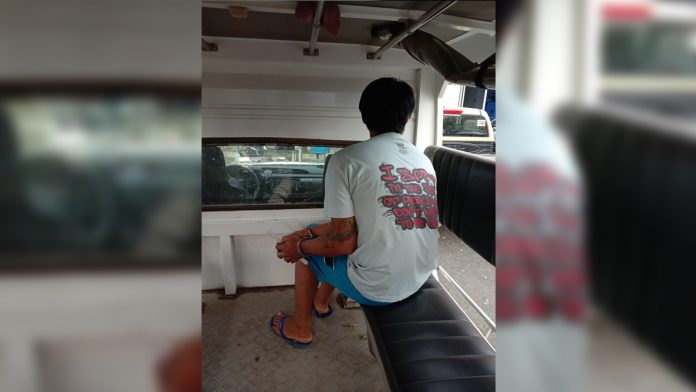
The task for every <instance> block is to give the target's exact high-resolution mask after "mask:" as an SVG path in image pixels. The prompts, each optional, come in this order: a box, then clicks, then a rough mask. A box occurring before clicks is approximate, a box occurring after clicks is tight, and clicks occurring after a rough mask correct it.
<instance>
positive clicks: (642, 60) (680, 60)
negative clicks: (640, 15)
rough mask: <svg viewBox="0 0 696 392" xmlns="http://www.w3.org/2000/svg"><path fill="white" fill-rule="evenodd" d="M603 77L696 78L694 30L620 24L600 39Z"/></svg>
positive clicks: (611, 26)
mask: <svg viewBox="0 0 696 392" xmlns="http://www.w3.org/2000/svg"><path fill="white" fill-rule="evenodd" d="M603 52H604V53H603V54H604V56H602V58H603V61H604V64H603V66H604V72H605V74H648V75H670V76H674V75H683V76H689V75H694V74H696V28H694V26H693V25H683V24H619V25H610V26H607V27H606V28H605V30H604V37H603Z"/></svg>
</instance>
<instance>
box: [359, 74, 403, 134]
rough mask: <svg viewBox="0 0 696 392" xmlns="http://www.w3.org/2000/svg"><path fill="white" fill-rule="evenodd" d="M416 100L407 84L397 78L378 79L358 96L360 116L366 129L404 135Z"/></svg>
mask: <svg viewBox="0 0 696 392" xmlns="http://www.w3.org/2000/svg"><path fill="white" fill-rule="evenodd" d="M415 106H416V99H415V97H414V96H413V89H411V86H409V85H408V83H406V82H404V81H403V80H399V79H397V78H391V77H389V78H380V79H377V80H375V81H372V82H371V83H370V84H368V85H367V87H365V90H363V93H362V95H361V96H360V105H359V108H360V114H361V115H362V121H363V123H365V125H366V126H367V129H369V130H370V131H374V132H379V133H380V134H382V133H387V132H396V133H404V127H405V126H406V122H407V121H408V119H409V117H410V116H411V113H413V108H414V107H415Z"/></svg>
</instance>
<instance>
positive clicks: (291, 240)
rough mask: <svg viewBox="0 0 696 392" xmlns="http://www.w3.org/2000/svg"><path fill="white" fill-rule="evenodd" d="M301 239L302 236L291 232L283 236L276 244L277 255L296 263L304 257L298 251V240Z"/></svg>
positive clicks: (288, 261)
mask: <svg viewBox="0 0 696 392" xmlns="http://www.w3.org/2000/svg"><path fill="white" fill-rule="evenodd" d="M299 240H300V236H297V235H294V233H293V234H290V235H286V236H285V237H283V238H282V239H281V240H280V242H278V243H277V244H276V256H278V258H279V259H283V260H285V262H286V263H295V262H297V261H298V260H299V259H301V258H302V257H300V254H299V253H297V241H299Z"/></svg>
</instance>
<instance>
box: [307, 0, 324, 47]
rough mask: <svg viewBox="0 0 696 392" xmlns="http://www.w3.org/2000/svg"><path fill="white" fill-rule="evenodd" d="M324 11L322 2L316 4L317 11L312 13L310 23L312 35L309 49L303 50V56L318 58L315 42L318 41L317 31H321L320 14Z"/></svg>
mask: <svg viewBox="0 0 696 392" xmlns="http://www.w3.org/2000/svg"><path fill="white" fill-rule="evenodd" d="M323 11H324V1H323V0H321V1H318V2H317V10H316V12H315V13H314V20H313V21H312V24H313V26H312V35H311V36H310V38H309V48H304V50H303V51H302V53H304V55H305V56H318V55H319V49H317V41H318V40H319V30H320V29H321V13H322V12H323Z"/></svg>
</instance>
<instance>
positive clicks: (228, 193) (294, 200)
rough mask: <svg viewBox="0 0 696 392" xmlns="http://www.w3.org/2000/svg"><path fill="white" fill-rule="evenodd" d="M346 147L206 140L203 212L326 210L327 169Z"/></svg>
mask: <svg viewBox="0 0 696 392" xmlns="http://www.w3.org/2000/svg"><path fill="white" fill-rule="evenodd" d="M342 144H344V143H342ZM341 148H343V145H331V144H322V145H313V144H311V143H294V142H285V143H274V142H238V141H233V142H225V141H207V142H206V141H204V143H203V207H204V209H207V210H211V209H212V210H216V209H245V208H254V209H258V208H299V207H309V208H311V207H316V208H319V207H322V206H323V203H324V169H325V167H326V163H327V162H328V160H329V159H331V156H332V155H333V154H334V153H336V152H337V151H339V150H341Z"/></svg>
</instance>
